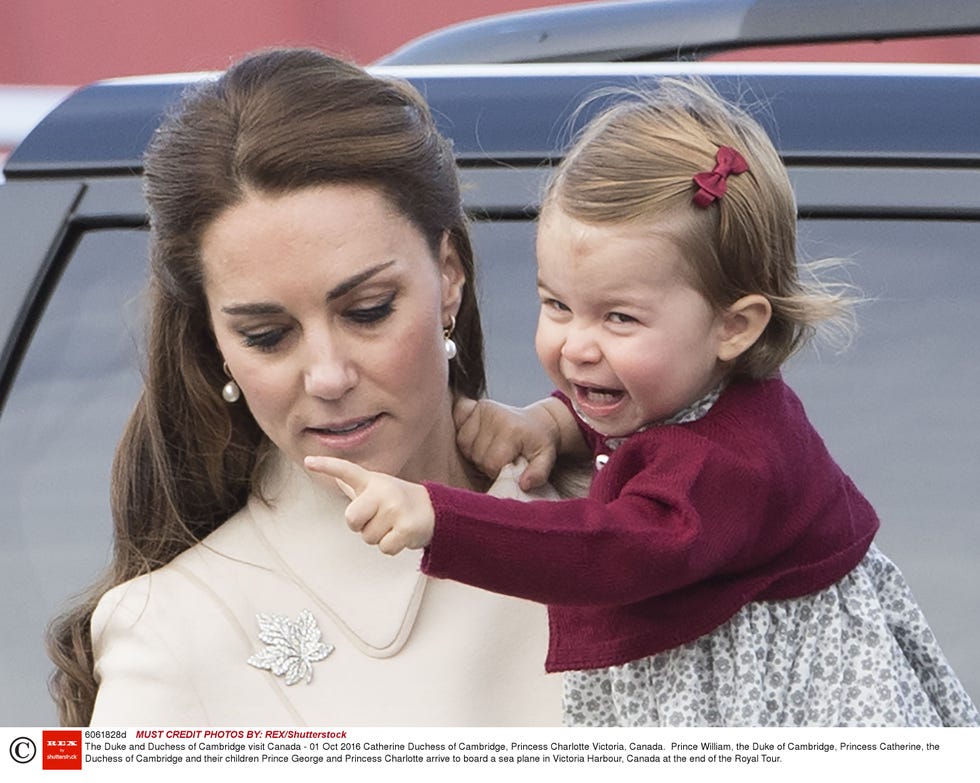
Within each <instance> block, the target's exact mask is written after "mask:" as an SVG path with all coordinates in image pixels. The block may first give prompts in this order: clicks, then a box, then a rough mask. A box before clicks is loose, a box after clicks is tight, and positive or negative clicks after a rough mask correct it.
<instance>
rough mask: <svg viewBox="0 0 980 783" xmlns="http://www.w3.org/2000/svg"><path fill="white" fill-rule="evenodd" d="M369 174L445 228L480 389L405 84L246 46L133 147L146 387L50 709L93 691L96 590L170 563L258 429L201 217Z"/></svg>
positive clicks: (469, 380) (459, 381)
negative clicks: (143, 266)
mask: <svg viewBox="0 0 980 783" xmlns="http://www.w3.org/2000/svg"><path fill="white" fill-rule="evenodd" d="M327 183H357V184H367V185H371V186H374V187H378V188H380V189H381V191H382V192H383V193H384V194H385V195H386V196H387V198H388V199H389V200H390V201H391V203H392V204H393V205H394V206H395V207H396V208H397V209H399V210H400V211H401V212H402V213H403V214H404V215H405V216H406V217H407V218H408V219H409V220H410V221H411V222H412V223H413V225H414V226H415V227H416V228H417V229H418V230H419V231H420V233H421V234H422V235H423V236H424V237H425V239H426V241H427V242H428V243H429V245H430V247H431V248H432V251H433V255H434V256H436V255H437V253H438V249H439V247H440V244H441V242H442V240H443V237H446V236H448V237H449V241H450V242H451V243H452V245H453V246H454V248H455V250H456V252H457V254H458V256H459V258H460V262H461V264H462V266H463V269H464V272H465V276H466V285H465V287H464V291H463V301H462V303H461V306H460V309H459V312H458V314H457V316H456V329H455V332H454V335H453V339H454V340H455V342H456V343H457V346H458V354H457V356H456V358H455V359H454V360H453V362H452V363H451V366H450V384H451V386H452V388H453V390H454V391H455V392H457V393H460V394H465V395H467V396H469V397H473V398H476V397H479V396H481V395H482V394H483V393H484V391H485V375H484V364H483V336H482V331H481V326H480V318H479V312H478V309H477V304H476V295H475V285H474V263H473V252H472V248H471V245H470V239H469V233H468V228H467V223H466V218H465V215H464V213H463V209H462V204H461V198H460V191H459V183H458V178H457V172H456V167H455V161H454V158H453V155H452V149H451V146H450V144H449V142H448V141H447V140H446V139H444V138H443V137H442V136H441V135H440V134H439V132H438V130H437V128H436V126H435V124H434V122H433V119H432V117H431V115H430V113H429V110H428V108H427V106H426V105H425V102H424V100H423V99H422V97H421V96H420V95H419V93H418V92H417V91H416V90H415V89H414V88H413V87H411V86H410V85H408V84H406V83H403V82H401V81H397V80H391V79H385V78H379V77H376V76H373V75H370V74H368V73H367V72H365V71H364V70H363V69H361V68H358V67H357V66H354V65H352V64H350V63H347V62H344V61H342V60H337V59H335V58H332V57H329V56H327V55H325V54H323V53H322V52H319V51H316V50H309V49H275V50H269V51H264V52H259V53H256V54H253V55H250V56H248V57H246V58H245V59H243V60H242V61H240V62H239V63H237V64H236V65H234V66H233V67H232V68H231V69H230V70H229V71H227V72H226V73H225V74H224V75H222V76H221V77H220V78H218V79H216V80H209V81H205V82H203V83H201V84H199V85H197V86H195V87H193V88H192V89H191V90H190V91H189V92H188V93H187V94H186V95H185V96H184V97H183V99H182V101H181V102H180V104H179V105H178V107H177V108H176V109H175V111H173V112H172V113H171V114H170V116H169V117H168V118H166V119H165V120H164V122H163V124H162V125H161V127H160V128H159V130H158V131H157V133H156V135H155V137H154V139H153V141H152V142H151V144H150V147H149V148H148V150H147V153H146V157H145V172H144V184H145V193H146V198H147V203H148V206H149V216H150V231H151V235H150V284H149V322H148V334H147V366H146V369H145V378H144V389H143V393H142V396H141V397H140V400H139V401H138V403H137V405H136V408H135V410H134V412H133V414H132V416H131V418H130V420H129V423H128V425H127V427H126V430H125V433H124V435H123V437H122V439H121V442H120V444H119V447H118V450H117V452H116V458H115V462H114V465H113V473H112V513H113V522H114V528H115V536H114V547H113V556H112V562H111V564H110V566H109V569H108V571H107V573H106V574H105V575H104V577H103V578H102V579H101V580H100V581H99V582H98V583H97V584H95V585H93V587H92V588H91V589H90V590H89V591H88V593H87V594H86V595H85V596H84V597H83V599H82V600H81V602H80V603H79V604H78V605H77V606H75V607H74V608H72V609H70V610H69V611H68V612H66V613H65V614H64V615H62V616H61V617H59V618H57V619H56V620H55V621H54V622H53V623H52V626H51V629H50V633H49V643H48V647H49V653H50V655H51V657H52V659H53V660H54V662H55V664H56V665H57V671H56V672H55V674H54V676H53V677H52V681H51V691H52V694H53V696H54V698H55V700H56V702H57V704H58V709H59V715H60V719H61V721H62V723H64V724H66V725H87V724H88V722H89V720H90V718H91V714H92V707H93V705H94V702H95V696H96V692H97V689H98V686H97V683H96V681H95V678H94V675H93V671H92V667H93V657H92V640H91V635H90V628H89V626H90V622H91V618H92V612H93V611H94V608H95V606H96V604H97V603H98V600H99V598H100V597H101V595H102V594H103V593H104V592H105V591H106V590H107V589H109V588H111V587H113V586H115V585H117V584H120V583H122V582H124V581H126V580H128V579H131V578H132V577H134V576H137V575H139V574H143V573H147V572H148V571H150V570H152V569H154V568H158V567H160V566H162V565H164V564H165V563H168V562H169V561H170V560H172V559H173V558H174V557H175V556H177V555H178V554H180V553H181V552H182V551H184V550H185V549H187V548H189V547H190V546H192V545H193V544H194V543H196V542H197V541H199V540H201V539H202V538H203V537H204V536H206V535H207V534H208V533H210V532H211V531H213V530H215V529H216V528H217V527H218V526H219V525H221V524H222V522H224V521H225V520H226V519H228V518H229V517H230V516H232V515H233V514H234V513H235V512H236V511H238V510H239V509H240V508H241V507H242V506H243V505H244V503H245V501H246V499H247V497H248V495H249V493H250V492H251V491H252V487H253V482H254V481H255V478H256V475H257V471H258V468H259V466H260V465H261V462H262V459H263V456H264V455H265V454H267V453H268V451H269V442H268V441H267V439H266V437H265V435H264V434H263V433H262V431H261V430H260V429H259V427H258V425H257V424H256V422H255V420H254V419H253V418H252V416H251V414H250V413H249V412H248V409H247V408H246V406H244V405H228V404H226V403H224V402H223V400H222V399H221V396H220V389H221V387H222V385H223V384H224V383H225V381H226V380H227V378H226V377H225V376H224V373H223V371H222V360H221V357H220V354H219V353H218V350H217V347H216V344H215V341H214V338H213V335H212V333H211V328H210V322H209V320H208V315H207V306H206V301H205V296H204V289H203V284H202V266H201V258H200V246H201V238H202V234H203V232H204V231H205V229H206V228H207V227H208V226H209V225H210V224H211V223H212V222H213V221H214V220H215V219H216V218H217V217H218V216H220V215H221V214H222V213H223V212H224V211H225V210H227V209H229V208H230V207H232V206H234V205H235V204H236V203H238V202H239V201H240V200H241V199H242V198H243V195H244V193H245V191H246V189H249V190H253V191H259V192H265V193H268V194H273V195H274V194H281V193H286V192H290V191H294V190H298V189H302V188H305V187H310V186H314V185H319V184H327Z"/></svg>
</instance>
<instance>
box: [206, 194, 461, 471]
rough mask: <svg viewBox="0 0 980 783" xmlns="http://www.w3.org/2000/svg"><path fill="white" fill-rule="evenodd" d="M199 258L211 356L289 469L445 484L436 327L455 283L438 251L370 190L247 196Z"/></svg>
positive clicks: (443, 370)
mask: <svg viewBox="0 0 980 783" xmlns="http://www.w3.org/2000/svg"><path fill="white" fill-rule="evenodd" d="M201 253H202V257H203V263H204V274H205V281H204V290H205V294H206V296H207V301H208V308H209V311H210V317H211V323H212V326H213V329H214V334H215V338H216V340H217V343H218V348H219V350H220V351H221V354H222V355H223V357H224V359H225V361H226V362H227V364H228V369H229V371H230V372H231V375H232V376H233V377H234V379H235V381H236V382H237V383H238V385H239V386H240V387H241V390H242V395H243V397H244V400H245V402H246V403H247V404H248V407H249V410H250V411H251V412H252V415H253V416H254V417H255V420H256V421H257V422H258V424H259V426H260V427H261V428H262V429H263V431H264V432H265V433H266V435H268V436H269V438H270V439H271V440H272V441H273V443H275V444H276V445H277V446H278V447H279V448H280V449H281V450H282V451H283V452H284V453H285V454H286V455H287V456H288V457H289V458H290V459H292V460H293V461H295V462H297V463H300V464H302V461H303V458H304V457H305V456H306V455H328V456H337V457H343V458H344V459H348V460H352V461H354V462H357V463H359V464H361V465H363V466H365V467H367V468H370V469H372V470H379V471H383V472H385V473H390V474H392V475H396V476H401V477H403V478H406V479H409V480H416V481H418V480H421V479H432V480H440V479H441V480H447V479H448V475H447V470H449V467H448V466H450V465H451V464H452V461H453V460H454V459H455V458H456V457H455V455H456V451H455V445H454V444H455V433H454V429H453V423H452V417H451V393H450V391H449V387H448V377H449V366H448V362H447V359H446V354H445V351H444V348H443V337H442V331H443V328H444V327H445V326H446V325H448V324H449V322H450V320H451V317H452V316H454V315H455V314H456V311H457V309H458V307H459V302H460V296H461V292H462V287H463V284H464V280H463V272H462V268H461V266H460V264H459V261H458V258H457V256H456V254H455V251H453V250H452V249H451V248H450V246H449V243H448V241H445V240H444V241H443V246H442V249H441V251H440V253H439V257H434V256H433V253H432V251H431V249H430V248H429V245H428V243H427V242H426V241H425V239H424V238H423V237H422V235H421V234H420V233H419V231H418V230H417V229H416V228H415V227H414V226H413V225H412V224H411V223H410V222H409V221H408V220H407V219H406V218H405V217H404V216H403V215H402V214H401V213H400V212H398V211H397V210H396V209H395V208H394V207H393V206H392V205H391V204H390V203H389V202H388V200H387V199H386V198H385V197H384V195H383V194H382V193H381V192H380V191H379V190H377V189H375V188H371V187H367V186H363V185H346V184H343V185H328V186H318V187H312V188H307V189H304V190H299V191H295V192H291V193H287V194H284V195H266V194H261V193H256V192H250V193H248V194H247V196H246V198H245V200H244V201H243V202H242V203H240V204H238V205H236V206H235V207H232V208H231V209H229V210H228V211H226V212H224V213H223V214H222V215H221V216H220V217H219V218H218V219H217V220H216V221H215V222H214V223H213V224H212V225H211V226H209V227H208V229H207V230H206V231H205V233H204V237H203V242H202V248H201ZM237 404H239V405H240V404H242V403H241V402H239V403H237Z"/></svg>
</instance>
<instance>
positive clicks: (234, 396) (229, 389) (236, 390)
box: [221, 362, 242, 405]
mask: <svg viewBox="0 0 980 783" xmlns="http://www.w3.org/2000/svg"><path fill="white" fill-rule="evenodd" d="M222 368H223V369H224V371H225V375H227V376H228V383H226V384H225V385H224V386H222V387H221V398H222V399H223V400H224V401H225V402H227V403H228V404H229V405H231V404H232V403H235V402H238V401H239V400H240V399H241V397H242V390H241V388H240V387H239V385H238V384H237V383H235V379H234V378H232V377H231V372H230V371H229V370H228V362H225V363H224V364H223V365H222Z"/></svg>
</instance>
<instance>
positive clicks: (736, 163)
mask: <svg viewBox="0 0 980 783" xmlns="http://www.w3.org/2000/svg"><path fill="white" fill-rule="evenodd" d="M715 161H717V162H716V163H715V167H714V168H713V169H712V170H711V171H702V172H701V173H700V174H695V175H694V184H695V185H697V186H698V192H697V193H695V194H694V203H695V204H697V205H698V206H699V207H708V206H710V205H711V204H712V202H714V201H716V200H717V199H720V198H721V197H722V196H724V195H725V191H726V190H727V189H728V183H727V180H728V177H729V175H730V174H744V173H745V172H746V171H748V170H749V164H748V163H746V162H745V158H743V157H742V155H741V153H739V151H738V150H736V149H733V148H732V147H719V148H718V154H717V155H715Z"/></svg>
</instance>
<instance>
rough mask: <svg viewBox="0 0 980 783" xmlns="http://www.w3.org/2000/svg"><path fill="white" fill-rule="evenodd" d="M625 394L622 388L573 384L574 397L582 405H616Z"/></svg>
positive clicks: (598, 406) (599, 406)
mask: <svg viewBox="0 0 980 783" xmlns="http://www.w3.org/2000/svg"><path fill="white" fill-rule="evenodd" d="M625 395H626V392H624V391H623V390H622V389H607V388H603V387H600V386H581V385H579V384H575V398H576V400H577V401H578V402H579V403H580V404H582V405H588V406H589V407H596V408H608V407H610V406H613V405H616V404H617V403H618V402H619V401H620V400H622V399H623V397H624V396H625Z"/></svg>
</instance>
